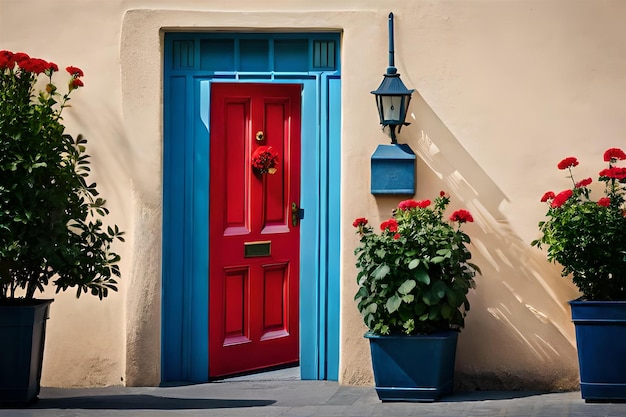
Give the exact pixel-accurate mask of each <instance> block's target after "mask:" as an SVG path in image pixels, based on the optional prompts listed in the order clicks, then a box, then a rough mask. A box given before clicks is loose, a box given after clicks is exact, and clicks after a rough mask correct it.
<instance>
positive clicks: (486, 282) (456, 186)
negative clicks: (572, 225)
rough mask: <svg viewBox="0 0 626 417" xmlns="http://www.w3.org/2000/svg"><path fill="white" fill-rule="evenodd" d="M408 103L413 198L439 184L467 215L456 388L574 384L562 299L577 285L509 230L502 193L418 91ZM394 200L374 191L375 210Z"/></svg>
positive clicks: (387, 208)
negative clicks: (472, 282)
mask: <svg viewBox="0 0 626 417" xmlns="http://www.w3.org/2000/svg"><path fill="white" fill-rule="evenodd" d="M411 108H412V109H413V114H412V116H413V118H414V120H413V121H412V122H413V123H414V126H417V127H418V128H419V129H420V130H419V131H418V130H417V129H415V128H414V129H413V130H411V129H407V132H409V133H412V134H414V135H416V136H417V137H415V136H414V137H413V138H409V137H408V136H407V134H406V133H405V135H404V140H405V141H406V142H407V143H408V144H409V145H410V146H411V147H412V148H413V150H414V151H415V153H416V155H417V156H418V158H417V165H418V167H417V171H418V172H417V176H418V178H419V181H418V183H419V186H418V190H417V196H416V198H417V199H425V198H429V199H433V198H434V197H435V196H437V195H438V194H439V191H440V190H445V191H446V192H448V193H449V194H450V195H451V196H452V202H451V204H450V207H449V210H450V213H451V212H452V210H456V209H458V208H466V209H468V210H470V212H471V213H472V214H473V216H474V219H475V223H472V224H467V225H465V226H466V227H464V229H465V231H466V232H467V233H468V234H469V235H470V236H471V238H472V245H471V247H470V250H471V251H472V255H473V260H474V262H475V263H476V264H477V265H479V266H480V268H481V270H482V272H483V275H482V276H478V277H477V279H476V283H477V290H475V291H472V293H471V294H470V302H471V304H472V308H471V311H470V312H469V314H468V316H467V319H466V326H465V329H464V330H463V332H462V333H461V335H460V337H459V347H458V352H457V364H456V385H457V387H456V388H457V389H458V390H512V389H540V390H571V389H577V387H578V364H577V357H576V348H575V339H574V329H573V325H572V324H571V323H570V313H569V307H568V306H567V301H568V300H570V299H573V298H576V297H577V296H578V292H577V291H576V289H575V288H574V286H573V285H571V284H570V283H569V282H568V281H567V280H566V279H564V278H562V277H561V276H560V272H559V268H557V267H556V266H555V265H551V264H549V263H548V262H547V261H546V260H545V256H544V254H543V253H541V252H539V251H537V250H535V249H534V248H531V247H530V242H525V241H523V240H522V239H521V238H520V237H519V236H518V235H517V234H516V233H515V232H514V231H513V229H512V228H511V226H510V224H509V223H508V221H507V219H506V215H505V214H504V213H503V212H502V208H503V207H505V206H506V205H507V204H509V203H510V200H509V198H508V197H507V196H506V195H505V193H504V192H503V191H502V190H501V189H500V188H499V187H498V186H497V185H496V183H495V182H494V181H493V180H492V179H491V178H490V177H489V176H488V175H487V173H486V172H485V171H484V170H483V169H482V168H481V167H480V166H479V165H478V163H477V162H476V161H475V160H474V159H473V158H472V156H471V155H470V154H469V153H468V152H467V151H466V150H465V149H464V148H463V147H462V145H461V144H460V143H459V142H458V140H457V139H456V138H455V137H454V135H453V134H452V133H451V132H450V130H449V129H448V128H447V127H446V126H445V125H444V124H443V122H442V121H441V120H440V119H439V118H438V117H437V115H436V114H435V113H434V112H433V110H432V109H431V108H430V107H429V105H428V104H427V103H426V102H425V101H424V99H423V98H422V97H421V96H420V95H419V94H418V93H414V94H413V99H412V101H411ZM415 132H417V133H415ZM401 142H402V141H401ZM398 200H399V199H398V197H397V196H396V197H395V198H393V199H392V198H391V197H384V198H379V199H378V204H379V209H380V212H381V213H382V214H383V218H384V216H385V215H386V214H387V213H391V210H392V209H393V208H394V207H395V206H396V204H397V203H398ZM537 203H538V204H539V201H537ZM448 214H449V213H448ZM537 220H538V221H539V220H540V219H537Z"/></svg>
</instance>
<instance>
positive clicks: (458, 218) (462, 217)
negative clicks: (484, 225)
mask: <svg viewBox="0 0 626 417" xmlns="http://www.w3.org/2000/svg"><path fill="white" fill-rule="evenodd" d="M450 220H451V221H453V222H459V223H465V222H470V223H471V222H473V221H474V218H473V217H472V215H471V214H470V212H469V211H467V210H463V209H461V210H457V211H455V212H454V213H452V216H450Z"/></svg>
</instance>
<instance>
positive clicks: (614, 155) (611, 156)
mask: <svg viewBox="0 0 626 417" xmlns="http://www.w3.org/2000/svg"><path fill="white" fill-rule="evenodd" d="M618 159H619V160H621V161H623V160H624V159H626V153H624V151H623V150H621V149H619V148H610V149H607V150H606V152H604V160H605V161H606V162H615V161H617V160H618Z"/></svg>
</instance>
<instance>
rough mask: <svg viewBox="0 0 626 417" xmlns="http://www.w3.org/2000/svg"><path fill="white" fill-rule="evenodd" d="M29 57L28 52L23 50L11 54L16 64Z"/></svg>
mask: <svg viewBox="0 0 626 417" xmlns="http://www.w3.org/2000/svg"><path fill="white" fill-rule="evenodd" d="M29 59H30V57H29V56H28V54H25V53H24V52H16V53H14V54H13V62H17V64H18V65H19V64H21V63H22V62H24V61H27V60H29ZM20 66H21V65H20Z"/></svg>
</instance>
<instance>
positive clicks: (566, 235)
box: [531, 148, 626, 401]
mask: <svg viewBox="0 0 626 417" xmlns="http://www.w3.org/2000/svg"><path fill="white" fill-rule="evenodd" d="M624 160H626V153H624V151H622V150H621V149H618V148H611V149H608V150H607V151H606V152H605V153H604V161H605V162H607V164H608V166H607V167H605V168H604V169H602V170H601V171H600V172H599V179H598V181H599V184H601V185H602V187H603V189H604V196H603V197H601V198H599V199H598V200H593V199H592V198H591V188H592V187H593V186H594V184H593V180H592V178H586V179H583V180H580V181H576V180H575V179H574V175H573V172H572V168H574V167H576V166H578V160H577V159H576V158H575V157H568V158H565V159H563V160H562V161H561V162H559V163H558V168H559V169H561V170H566V171H567V172H568V174H569V175H568V176H567V178H569V179H570V180H571V183H572V187H571V188H568V189H566V190H564V191H561V192H559V193H558V194H555V193H554V192H552V191H548V192H546V193H545V194H544V195H543V197H542V198H541V201H542V202H545V203H546V204H547V205H548V212H547V214H546V216H547V220H545V221H541V222H540V223H539V230H540V231H541V233H542V236H541V237H540V238H539V239H537V240H535V241H533V242H532V243H531V245H532V246H536V247H538V248H542V247H544V246H545V247H546V249H547V257H548V260H549V261H551V262H558V263H559V264H560V265H561V266H562V267H563V269H562V273H561V275H562V276H564V277H565V276H567V277H569V276H571V278H572V280H573V282H574V284H575V285H576V286H577V287H578V289H579V290H580V292H581V293H582V296H581V297H580V298H579V299H577V300H572V301H570V302H569V304H570V307H571V311H572V319H573V322H574V325H575V329H576V343H577V347H578V359H579V370H580V386H581V394H582V397H583V398H584V399H585V400H586V401H595V400H626V358H625V357H624V349H625V348H626V205H625V201H624V196H625V194H626V168H624V167H619V166H618V163H619V161H624Z"/></svg>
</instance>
